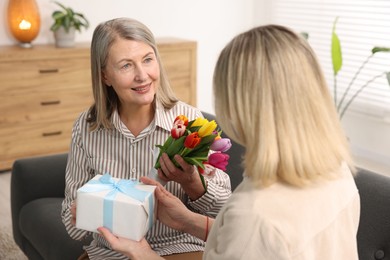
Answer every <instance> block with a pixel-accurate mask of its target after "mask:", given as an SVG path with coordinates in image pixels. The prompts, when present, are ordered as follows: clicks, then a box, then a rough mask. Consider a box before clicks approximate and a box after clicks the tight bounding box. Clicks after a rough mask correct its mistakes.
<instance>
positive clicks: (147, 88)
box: [131, 83, 152, 93]
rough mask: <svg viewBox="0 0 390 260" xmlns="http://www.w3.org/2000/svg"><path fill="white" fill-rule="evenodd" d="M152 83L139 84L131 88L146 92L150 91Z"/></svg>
mask: <svg viewBox="0 0 390 260" xmlns="http://www.w3.org/2000/svg"><path fill="white" fill-rule="evenodd" d="M151 85H152V83H149V84H147V85H142V86H138V87H135V88H131V90H134V91H136V92H139V93H144V92H147V91H149V89H150V86H151Z"/></svg>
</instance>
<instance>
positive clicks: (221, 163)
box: [208, 152, 230, 171]
mask: <svg viewBox="0 0 390 260" xmlns="http://www.w3.org/2000/svg"><path fill="white" fill-rule="evenodd" d="M229 158H230V156H229V155H228V154H226V153H219V152H218V153H213V154H210V156H209V159H208V162H209V164H211V165H212V166H214V167H216V168H218V169H221V170H222V171H226V166H227V164H228V161H229Z"/></svg>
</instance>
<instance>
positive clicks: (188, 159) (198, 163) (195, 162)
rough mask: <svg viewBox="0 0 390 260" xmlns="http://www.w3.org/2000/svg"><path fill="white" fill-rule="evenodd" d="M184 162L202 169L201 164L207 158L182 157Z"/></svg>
mask: <svg viewBox="0 0 390 260" xmlns="http://www.w3.org/2000/svg"><path fill="white" fill-rule="evenodd" d="M183 159H184V161H186V162H187V163H188V164H191V165H195V166H199V167H201V168H202V169H203V168H204V165H203V162H204V161H206V160H207V157H203V158H200V157H184V158H183Z"/></svg>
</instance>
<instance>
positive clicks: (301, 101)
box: [213, 25, 354, 186]
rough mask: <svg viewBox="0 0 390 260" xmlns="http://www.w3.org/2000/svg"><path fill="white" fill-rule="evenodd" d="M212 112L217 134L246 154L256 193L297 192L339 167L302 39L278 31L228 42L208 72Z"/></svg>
mask: <svg viewBox="0 0 390 260" xmlns="http://www.w3.org/2000/svg"><path fill="white" fill-rule="evenodd" d="M213 82H214V96H215V110H216V116H217V119H218V122H219V124H220V126H221V127H222V129H223V130H224V132H225V133H226V134H227V135H229V136H230V137H231V138H232V139H233V140H235V141H236V142H237V143H239V144H241V145H243V146H244V147H245V148H246V152H245V156H244V160H243V166H244V168H245V174H246V175H247V176H248V177H249V178H250V179H251V180H252V181H253V182H254V183H255V185H257V186H268V185H270V184H272V183H275V182H276V181H281V182H285V183H288V184H291V185H294V186H304V185H306V184H308V183H311V182H312V181H315V180H318V179H320V178H326V179H328V178H333V177H334V176H335V175H334V173H335V172H337V170H338V169H339V168H340V166H341V164H342V163H343V162H346V163H347V164H348V165H349V166H350V168H351V170H353V169H354V168H353V162H352V158H351V155H350V152H349V148H348V141H347V140H346V137H345V135H344V133H343V130H342V127H341V124H340V122H339V117H338V114H337V112H336V110H335V107H334V104H333V101H332V98H331V96H330V94H329V90H328V87H327V84H326V82H325V79H324V76H323V73H322V70H321V68H320V65H319V63H318V61H317V58H316V56H315V54H314V52H313V50H312V49H311V47H310V46H309V44H308V43H307V41H306V40H305V39H303V38H302V37H300V36H299V35H298V34H296V33H294V32H293V31H291V30H290V29H288V28H285V27H282V26H278V25H268V26H261V27H257V28H254V29H252V30H249V31H247V32H245V33H242V34H240V35H238V36H236V37H235V38H234V39H233V40H232V41H231V42H230V43H229V44H228V45H227V46H226V47H225V48H224V49H223V50H222V52H221V54H220V56H219V59H218V62H217V64H216V67H215V71H214V79H213Z"/></svg>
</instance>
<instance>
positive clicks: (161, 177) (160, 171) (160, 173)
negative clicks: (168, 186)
mask: <svg viewBox="0 0 390 260" xmlns="http://www.w3.org/2000/svg"><path fill="white" fill-rule="evenodd" d="M157 175H158V177H160V179H161V180H163V181H166V182H168V181H170V179H169V178H168V177H167V176H166V175H165V174H164V172H163V171H162V170H161V169H158V171H157Z"/></svg>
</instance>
